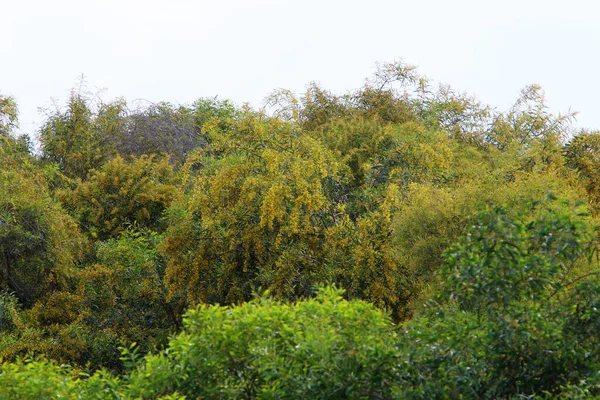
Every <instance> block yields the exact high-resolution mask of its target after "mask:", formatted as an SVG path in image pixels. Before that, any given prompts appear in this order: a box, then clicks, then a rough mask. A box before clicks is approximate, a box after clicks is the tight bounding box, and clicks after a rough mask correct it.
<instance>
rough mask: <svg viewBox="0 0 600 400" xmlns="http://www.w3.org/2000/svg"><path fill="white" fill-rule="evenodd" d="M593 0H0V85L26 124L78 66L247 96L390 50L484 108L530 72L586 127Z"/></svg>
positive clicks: (152, 93) (177, 95)
mask: <svg viewBox="0 0 600 400" xmlns="http://www.w3.org/2000/svg"><path fill="white" fill-rule="evenodd" d="M595 3H596V1H594V0H585V1H582V0H570V1H569V2H567V1H554V0H546V1H538V0H519V1H516V0H504V1H491V0H490V1H486V0H454V1H448V0H418V1H417V0H415V1H410V2H409V1H401V0H398V1H393V0H387V1H384V0H369V1H353V0H346V1H338V0H320V1H316V0H303V1H288V0H279V1H277V0H212V1H204V0H196V1H193V0H169V1H164V0H163V1H155V0H143V1H142V0H103V1H94V2H92V1H85V0H53V1H48V0H0V93H1V94H3V95H10V96H13V97H14V98H15V99H16V100H17V103H18V105H19V110H20V130H21V132H23V133H29V134H32V133H34V132H35V131H36V129H38V128H39V126H40V123H41V122H42V121H43V113H40V111H39V110H40V108H42V109H43V108H46V109H47V108H52V107H54V106H55V105H58V106H61V105H64V103H65V101H66V99H67V98H68V96H69V92H70V90H71V89H72V88H74V87H78V85H79V83H78V82H79V81H80V78H81V76H82V75H83V76H84V77H85V82H86V87H87V89H88V90H89V91H91V92H94V93H96V92H98V93H99V95H100V97H101V98H102V99H103V100H105V101H110V100H111V99H114V98H117V97H123V98H125V99H127V100H128V101H136V100H140V99H142V100H147V101H151V102H157V101H169V102H172V103H175V104H187V103H190V102H192V101H194V100H196V99H198V98H200V97H214V96H219V98H222V99H231V100H233V101H234V102H236V103H237V104H242V103H244V102H249V103H250V104H252V105H254V106H260V105H261V104H262V101H263V100H264V98H265V97H266V95H268V94H269V93H270V92H271V91H273V90H275V89H278V88H286V89H290V90H292V91H295V92H297V93H302V92H303V90H304V89H305V88H306V86H307V84H308V83H310V82H311V81H314V82H317V83H319V84H320V85H321V86H322V87H324V88H326V89H328V90H331V91H333V92H336V93H346V92H348V91H352V90H354V89H357V88H359V87H361V86H362V85H363V84H364V82H365V79H366V78H368V77H370V76H372V74H373V73H374V71H375V67H376V63H377V62H388V61H394V60H403V61H404V62H405V63H407V64H411V65H415V66H417V67H418V71H419V72H420V73H421V74H422V75H425V76H426V77H427V78H429V79H431V80H432V81H434V82H439V83H444V84H449V85H451V86H452V87H453V88H454V89H455V90H457V91H460V92H466V93H468V94H471V95H475V96H476V97H477V98H479V99H480V100H481V101H482V102H484V103H487V104H490V105H492V106H494V107H496V108H497V109H498V110H500V111H502V110H506V109H508V108H509V107H510V106H511V105H512V104H513V103H514V101H515V100H516V98H517V96H518V94H519V91H520V90H521V89H522V88H524V87H525V86H526V85H529V84H533V83H537V84H540V85H541V86H542V88H543V89H544V90H545V93H546V99H547V101H548V105H549V107H550V109H551V111H553V112H562V113H566V112H568V111H569V110H571V111H578V112H579V114H578V116H577V121H576V126H577V127H579V128H587V129H600V107H599V105H600V78H599V76H598V74H599V73H600V51H599V49H600V20H599V18H600V4H599V5H595Z"/></svg>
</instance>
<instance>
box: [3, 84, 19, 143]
mask: <svg viewBox="0 0 600 400" xmlns="http://www.w3.org/2000/svg"><path fill="white" fill-rule="evenodd" d="M17 117H18V109H17V103H16V102H15V99H13V98H12V97H10V96H3V95H1V94H0V138H5V137H7V136H8V134H9V133H10V132H11V131H12V130H13V128H14V127H15V126H16V125H17V120H18V118H17Z"/></svg>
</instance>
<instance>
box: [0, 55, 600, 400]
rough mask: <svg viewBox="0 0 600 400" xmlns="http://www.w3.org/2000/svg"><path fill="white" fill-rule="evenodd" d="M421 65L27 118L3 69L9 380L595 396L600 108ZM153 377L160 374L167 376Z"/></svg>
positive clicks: (115, 391) (38, 388) (109, 391)
mask: <svg viewBox="0 0 600 400" xmlns="http://www.w3.org/2000/svg"><path fill="white" fill-rule="evenodd" d="M573 116H574V115H572V114H567V115H554V114H552V113H550V112H549V111H548V110H547V108H546V104H545V101H544V95H543V91H542V90H541V88H540V87H538V86H529V87H526V88H525V89H524V90H523V91H522V92H521V93H520V95H519V97H518V99H517V101H516V102H515V105H514V106H513V107H511V108H510V109H509V110H507V111H505V112H499V111H497V110H495V109H493V108H491V107H488V106H485V105H483V104H481V103H479V102H478V101H477V100H476V99H474V98H472V97H469V96H467V95H464V94H461V93H457V92H455V91H454V90H452V89H451V88H449V87H447V86H443V85H442V86H439V87H435V86H434V85H432V84H431V83H430V82H428V81H427V80H426V79H424V78H423V77H421V76H419V75H418V73H417V71H416V70H415V69H414V67H411V66H407V65H405V64H403V63H400V62H395V63H388V64H383V65H380V66H378V69H377V72H376V73H375V75H374V76H373V78H372V79H369V80H367V82H366V84H365V85H364V87H362V88H360V89H358V90H356V91H354V92H351V93H348V94H345V95H336V94H334V93H331V92H329V91H327V90H325V89H323V88H321V87H319V86H318V85H316V84H310V85H309V86H308V87H307V90H306V92H305V93H303V94H300V95H297V94H295V93H292V92H290V91H287V90H279V91H276V92H273V93H272V94H271V95H269V96H268V97H267V99H266V101H265V106H264V107H263V108H262V109H259V110H256V109H252V108H251V107H249V106H248V105H244V106H242V107H238V106H236V105H234V104H233V103H231V102H229V101H227V100H220V99H218V98H202V99H199V100H198V101H196V102H194V103H193V104H190V105H180V106H173V105H171V104H168V103H159V104H150V105H146V106H138V107H135V108H134V107H130V106H129V105H128V104H127V102H126V101H125V100H122V99H120V100H117V101H114V102H111V103H102V102H101V101H99V100H98V98H97V97H91V96H88V95H87V94H86V93H85V92H84V91H82V90H79V91H74V92H73V93H72V94H71V96H70V98H69V100H68V102H67V105H66V106H65V107H64V108H56V109H55V110H51V111H48V112H47V113H46V119H45V121H44V122H43V124H42V125H41V128H40V130H39V132H37V133H36V135H32V136H31V137H35V138H36V140H37V141H38V142H39V144H40V147H39V149H40V150H39V151H38V152H35V151H33V148H34V147H35V146H34V145H33V143H34V142H33V141H32V140H31V139H30V137H29V136H19V137H17V136H16V134H15V132H16V127H17V126H18V118H17V117H18V108H17V104H16V101H15V100H14V99H13V98H12V97H7V96H2V95H1V94H0V363H1V365H0V398H40V399H42V398H48V399H50V398H113V399H114V398H164V399H181V398H188V399H191V398H265V399H266V398H273V399H274V398H381V399H388V398H449V399H450V398H461V397H462V398H511V397H512V398H522V397H536V396H537V397H542V398H546V397H556V396H558V397H561V396H562V397H564V398H590V397H593V396H599V397H600V375H599V372H598V371H600V369H599V368H600V358H598V357H599V356H598V353H597V348H598V347H599V346H600V340H599V339H598V335H597V331H598V329H599V328H600V314H599V313H598V308H599V305H598V299H599V298H600V268H599V263H598V230H597V226H598V222H599V220H598V218H599V215H600V213H599V211H600V205H599V202H600V192H599V190H600V183H599V182H600V161H599V160H598V155H597V153H598V150H600V141H599V137H600V133H598V132H588V131H581V132H577V131H576V130H575V129H574V128H573V126H572V119H573ZM161 396H162V397H161Z"/></svg>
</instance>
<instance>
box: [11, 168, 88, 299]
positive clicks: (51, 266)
mask: <svg viewBox="0 0 600 400" xmlns="http://www.w3.org/2000/svg"><path fill="white" fill-rule="evenodd" d="M3 161H4V162H3ZM28 162H29V161H28V159H27V157H25V158H24V159H21V158H20V157H17V158H16V159H15V158H8V157H7V158H3V159H2V160H0V164H4V166H9V169H2V170H0V287H2V288H3V289H4V290H9V291H12V292H14V294H15V295H16V296H17V297H18V298H19V299H20V301H21V302H23V303H25V304H28V305H31V304H33V302H34V301H35V300H36V299H39V298H40V297H41V296H43V295H44V294H45V293H47V292H49V291H52V290H56V289H59V288H61V287H65V285H66V279H67V278H68V277H69V275H70V274H71V273H72V269H73V267H74V265H75V263H76V262H77V260H78V259H79V257H80V255H81V251H82V249H83V244H84V243H83V240H82V237H81V235H80V233H79V230H78V228H77V226H76V224H75V222H74V221H73V220H72V219H71V218H70V217H69V216H68V215H66V213H65V212H64V211H63V210H62V209H61V208H60V206H59V205H58V204H57V203H56V202H55V201H54V200H52V199H51V198H50V196H49V195H48V191H47V186H46V182H45V180H44V178H43V176H41V174H40V173H39V172H38V171H36V168H35V167H33V166H32V165H31V164H29V163H28ZM11 164H12V165H11Z"/></svg>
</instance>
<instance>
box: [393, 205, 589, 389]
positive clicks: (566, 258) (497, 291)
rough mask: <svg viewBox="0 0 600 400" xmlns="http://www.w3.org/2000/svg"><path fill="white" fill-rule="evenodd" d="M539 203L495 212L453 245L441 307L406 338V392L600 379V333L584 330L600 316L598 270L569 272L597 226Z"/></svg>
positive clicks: (580, 259) (547, 386)
mask: <svg viewBox="0 0 600 400" xmlns="http://www.w3.org/2000/svg"><path fill="white" fill-rule="evenodd" d="M531 211H532V215H531V216H525V215H522V214H521V215H519V214H517V215H514V216H511V215H509V214H508V213H507V212H506V211H505V210H503V209H500V208H498V209H493V210H490V211H487V212H485V213H483V214H481V215H480V217H479V218H478V219H477V222H476V224H475V225H474V226H473V227H472V228H471V230H470V231H469V233H468V234H467V235H466V236H465V237H464V238H463V240H462V241H460V242H459V243H458V244H457V245H455V246H454V247H453V248H452V249H451V250H450V251H449V253H448V262H447V264H446V266H445V267H444V268H443V269H442V272H441V277H442V280H443V282H444V284H443V285H442V288H443V289H442V291H441V292H440V293H439V295H438V296H437V300H438V303H437V305H434V306H433V309H432V310H431V311H429V312H428V313H427V314H425V315H423V316H421V317H419V318H416V319H415V320H414V321H413V322H411V323H410V324H409V325H408V326H407V331H406V335H405V336H403V337H402V338H401V347H403V348H404V349H407V352H406V353H405V354H406V355H405V357H406V358H405V359H406V361H407V363H405V364H404V365H405V372H404V378H403V381H404V384H403V389H402V390H403V397H405V398H457V397H461V396H463V397H467V398H508V397H513V396H514V397H516V396H532V395H535V394H542V392H544V391H546V392H548V393H558V392H560V390H562V388H561V386H562V385H573V384H578V383H579V382H580V381H582V380H583V379H586V378H587V377H590V378H592V377H593V374H592V372H593V371H594V370H595V368H596V366H597V365H598V361H599V360H598V359H597V357H596V355H595V353H594V350H592V349H593V348H595V346H597V338H596V337H595V336H594V334H592V333H591V332H590V331H586V330H585V329H581V328H582V326H593V325H594V324H595V323H596V314H595V311H594V305H593V302H594V301H595V300H592V302H591V303H590V299H595V298H597V296H598V295H599V294H600V292H598V289H600V286H598V283H597V282H598V278H597V276H596V275H595V274H588V275H587V276H584V277H581V278H580V279H575V280H574V282H570V281H569V280H568V279H567V278H566V277H567V276H568V275H567V273H568V271H570V270H571V271H572V270H573V265H574V264H575V263H577V262H588V258H587V257H588V256H589V255H590V254H592V253H593V252H594V251H595V248H596V246H595V243H594V242H590V241H591V240H592V236H591V234H592V231H591V230H590V228H589V226H586V224H585V219H584V218H583V216H582V215H581V214H579V213H578V212H577V211H575V212H574V211H573V210H572V209H570V208H569V207H563V206H561V205H560V204H556V203H555V202H549V203H544V204H541V205H537V204H533V205H532V209H531ZM590 243H594V246H592V247H590V245H589V244H590ZM578 281H580V282H582V284H580V285H578V286H577V287H576V288H575V289H574V288H573V287H572V286H573V284H574V283H576V282H578ZM573 289H574V290H573ZM584 293H585V294H584ZM445 303H448V304H447V305H445ZM577 321H580V322H579V325H578V322H577ZM592 329H594V328H592ZM571 390H572V389H571ZM594 393H595V392H594ZM595 394H596V395H597V394H598V393H595Z"/></svg>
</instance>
